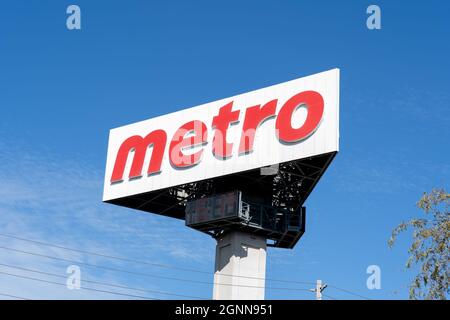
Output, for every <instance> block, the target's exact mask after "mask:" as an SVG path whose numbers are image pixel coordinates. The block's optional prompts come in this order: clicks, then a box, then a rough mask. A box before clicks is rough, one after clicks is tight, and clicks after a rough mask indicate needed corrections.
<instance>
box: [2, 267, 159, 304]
mask: <svg viewBox="0 0 450 320" xmlns="http://www.w3.org/2000/svg"><path fill="white" fill-rule="evenodd" d="M0 274H4V275H7V276H12V277H16V278H22V279H28V280H34V281H39V282H44V283H49V284H54V285H59V286H63V287H67V285H66V284H65V283H59V282H54V281H49V280H44V279H39V278H34V277H27V276H22V275H17V274H13V273H9V272H3V271H0ZM82 289H83V290H89V291H96V292H102V293H109V294H115V295H119V296H125V297H131V298H139V299H146V300H159V299H156V298H151V297H145V296H139V295H134V294H127V293H120V292H114V291H108V290H100V289H94V288H86V287H82Z"/></svg>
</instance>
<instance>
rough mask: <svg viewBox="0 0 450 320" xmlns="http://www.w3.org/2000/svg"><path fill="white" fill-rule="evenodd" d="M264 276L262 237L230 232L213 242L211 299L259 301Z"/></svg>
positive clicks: (264, 249) (264, 248) (263, 242)
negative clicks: (214, 249) (214, 245)
mask: <svg viewBox="0 0 450 320" xmlns="http://www.w3.org/2000/svg"><path fill="white" fill-rule="evenodd" d="M230 275H231V276H230ZM247 277H248V278H247ZM265 277H266V238H264V237H261V236H255V235H251V234H249V233H244V232H241V231H230V232H227V233H226V234H224V235H223V236H221V237H219V238H218V239H217V246H216V266H215V273H214V291H213V299H214V300H246V299H247V300H263V299H264V286H265ZM254 287H259V288H254Z"/></svg>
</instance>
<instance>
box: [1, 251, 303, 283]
mask: <svg viewBox="0 0 450 320" xmlns="http://www.w3.org/2000/svg"><path fill="white" fill-rule="evenodd" d="M0 249H4V250H9V251H14V252H19V253H24V254H29V255H33V256H38V257H43V258H47V259H53V260H59V261H65V262H69V263H73V264H79V265H85V266H88V267H93V268H99V269H104V270H109V271H115V272H122V273H127V274H133V275H138V276H143V277H151V278H159V279H167V280H174V281H183V282H190V283H199V284H206V285H221V286H232V287H244V288H260V289H261V288H265V289H271V290H284V291H308V292H309V289H303V288H279V287H263V286H250V285H240V284H231V283H217V282H207V281H198V280H192V279H183V278H175V277H167V276H161V275H154V274H149V273H142V272H135V271H130V270H124V269H119V268H113V267H107V266H101V265H96V264H92V263H87V262H81V261H76V260H70V259H65V258H59V257H53V256H47V255H44V254H39V253H34V252H29V251H24V250H19V249H13V248H8V247H3V246H0Z"/></svg>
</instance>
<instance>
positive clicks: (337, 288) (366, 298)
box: [328, 284, 372, 300]
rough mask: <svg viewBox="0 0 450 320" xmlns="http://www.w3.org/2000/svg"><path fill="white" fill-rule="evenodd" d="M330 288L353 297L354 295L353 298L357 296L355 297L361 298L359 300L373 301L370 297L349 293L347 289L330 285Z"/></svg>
mask: <svg viewBox="0 0 450 320" xmlns="http://www.w3.org/2000/svg"><path fill="white" fill-rule="evenodd" d="M328 287H330V288H334V289H336V290H339V291H342V292H346V293H348V294H351V295H353V296H355V297H359V298H362V299H365V300H372V299H370V298H368V297H365V296H363V295H360V294H358V293H354V292H352V291H349V290H347V289H343V288H340V287H336V286H333V285H330V284H329V285H328Z"/></svg>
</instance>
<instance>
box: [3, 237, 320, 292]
mask: <svg viewBox="0 0 450 320" xmlns="http://www.w3.org/2000/svg"><path fill="white" fill-rule="evenodd" d="M0 236H2V237H6V238H13V239H17V240H21V241H27V242H31V243H36V244H40V245H45V246H49V247H54V248H59V249H63V250H69V251H74V252H79V253H84V254H89V255H94V256H98V257H102V258H108V259H114V260H120V261H124V262H131V263H136V264H142V265H148V266H153V267H159V268H166V269H174V270H180V271H186V272H195V273H201V274H208V275H214V272H209V271H203V270H196V269H189V268H181V267H176V266H171V265H167V264H160V263H153V262H148V261H142V260H136V259H130V258H125V257H118V256H112V255H107V254H103V253H97V252H92V251H86V250H81V249H75V248H70V247H66V246H61V245H56V244H52V243H48V242H42V241H38V240H32V239H28V238H23V237H18V236H15V235H10V234H3V233H0ZM218 275H220V276H227V277H237V278H245V279H254V280H265V281H274V282H284V283H297V284H307V285H311V284H315V282H307V281H292V280H280V279H271V278H261V277H251V276H240V275H232V274H226V273H218Z"/></svg>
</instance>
